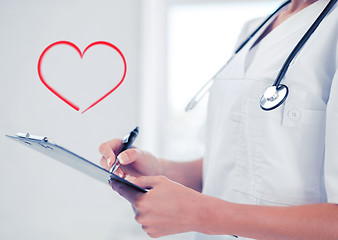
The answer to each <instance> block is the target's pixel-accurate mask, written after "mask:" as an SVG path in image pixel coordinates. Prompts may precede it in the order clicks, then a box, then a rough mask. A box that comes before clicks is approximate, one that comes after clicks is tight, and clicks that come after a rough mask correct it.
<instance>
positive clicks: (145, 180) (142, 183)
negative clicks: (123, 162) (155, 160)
mask: <svg viewBox="0 0 338 240" xmlns="http://www.w3.org/2000/svg"><path fill="white" fill-rule="evenodd" d="M163 179H164V177H162V176H142V177H139V178H135V179H131V182H132V183H134V184H135V185H137V186H139V187H141V188H144V189H152V188H154V187H156V186H157V185H158V184H159V183H160V182H161V181H162V180H163Z"/></svg>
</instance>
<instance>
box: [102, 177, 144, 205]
mask: <svg viewBox="0 0 338 240" xmlns="http://www.w3.org/2000/svg"><path fill="white" fill-rule="evenodd" d="M108 183H109V185H110V186H111V187H112V189H113V190H115V191H116V192H118V194H120V195H121V196H122V197H124V198H125V199H127V200H128V201H129V202H130V203H131V204H132V205H134V204H135V201H136V200H137V199H138V198H139V196H140V195H142V194H143V193H141V192H140V191H138V190H136V189H134V188H132V187H130V186H128V185H126V184H124V183H121V182H118V181H116V180H113V179H110V180H109V181H108Z"/></svg>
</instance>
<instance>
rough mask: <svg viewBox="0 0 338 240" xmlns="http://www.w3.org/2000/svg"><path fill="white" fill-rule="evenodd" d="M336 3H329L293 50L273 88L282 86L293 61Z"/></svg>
mask: <svg viewBox="0 0 338 240" xmlns="http://www.w3.org/2000/svg"><path fill="white" fill-rule="evenodd" d="M336 2H337V0H331V1H330V2H329V4H328V5H327V6H326V7H325V9H324V10H323V11H322V13H321V14H320V15H319V16H318V18H317V19H316V21H315V22H314V23H313V24H312V25H311V27H310V28H309V30H308V31H307V32H306V33H305V34H304V36H303V37H302V39H301V40H300V41H299V42H298V44H297V45H296V47H295V48H294V49H293V50H292V52H291V53H290V55H289V56H288V58H287V59H286V61H285V62H284V64H283V67H282V68H281V70H280V71H279V73H278V76H277V78H276V80H275V82H274V84H273V85H272V86H275V87H277V88H278V86H279V85H280V83H281V81H282V79H283V78H284V76H285V74H286V72H287V71H288V69H289V66H290V64H291V62H292V60H293V59H294V58H295V57H296V55H297V54H298V52H299V51H300V50H301V49H302V48H303V46H304V45H305V43H306V42H307V41H308V40H309V38H310V37H311V35H312V34H313V33H314V32H315V31H316V29H317V27H318V26H319V24H320V23H321V22H322V21H323V19H324V18H325V17H326V15H327V14H328V13H329V11H330V10H331V9H332V7H333V6H334V5H335V4H336Z"/></svg>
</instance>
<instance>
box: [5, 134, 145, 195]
mask: <svg viewBox="0 0 338 240" xmlns="http://www.w3.org/2000/svg"><path fill="white" fill-rule="evenodd" d="M5 136H6V137H8V138H10V139H12V140H14V141H16V142H19V143H22V144H23V145H25V146H27V147H29V148H32V149H34V150H36V151H38V152H40V153H42V154H44V155H46V156H48V157H51V158H53V159H55V160H57V161H59V162H62V163H64V164H66V165H68V166H70V167H72V168H74V169H77V170H78V171H80V172H82V173H84V174H86V175H88V176H91V177H93V178H95V179H97V180H99V181H101V182H103V183H106V184H107V183H108V181H109V180H110V179H111V180H115V181H117V182H120V183H122V184H125V185H127V186H129V187H131V188H133V189H135V190H137V191H140V192H144V193H145V192H147V190H146V189H144V188H141V187H139V186H137V185H135V184H133V183H131V182H129V181H127V180H125V179H124V178H121V177H119V176H117V175H115V174H114V173H111V172H109V171H107V170H106V169H104V168H102V167H100V166H98V165H96V164H94V163H92V162H90V161H88V160H87V159H85V158H83V157H81V156H79V155H77V154H75V153H73V152H71V151H70V150H68V149H66V148H64V147H62V146H60V145H57V144H56V143H55V142H53V141H51V140H49V139H48V138H47V137H40V136H34V135H31V134H29V133H27V134H24V133H18V134H16V135H15V136H10V135H5Z"/></svg>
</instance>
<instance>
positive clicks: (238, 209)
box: [100, 0, 338, 240]
mask: <svg viewBox="0 0 338 240" xmlns="http://www.w3.org/2000/svg"><path fill="white" fill-rule="evenodd" d="M329 2H330V1H329V0H317V1H316V0H291V2H290V1H289V2H288V3H286V4H285V6H283V7H282V8H281V9H279V10H278V11H277V12H276V13H275V14H274V15H273V16H272V17H271V18H270V19H269V20H268V21H267V22H266V23H264V24H263V26H262V28H260V29H259V30H258V32H257V33H256V34H255V35H254V36H253V37H251V38H250V40H249V41H248V42H247V43H246V44H245V45H244V47H243V46H242V48H241V49H240V51H239V52H238V53H237V54H236V55H235V56H234V57H233V58H232V59H231V61H229V62H228V64H227V65H226V66H225V67H224V68H223V69H221V70H220V72H219V73H218V74H217V75H216V76H215V77H214V80H213V84H212V87H211V89H210V96H209V109H208V121H207V126H206V129H207V135H206V142H207V144H206V145H207V146H206V148H207V151H206V154H205V156H204V158H203V159H197V160H194V161H190V162H174V161H169V160H164V159H161V158H157V157H155V156H153V155H152V154H150V153H148V152H146V151H142V150H140V149H137V148H133V149H129V150H126V151H124V152H122V153H121V154H119V155H118V156H117V158H118V160H119V162H120V163H121V164H122V166H121V167H120V168H119V169H118V170H117V172H116V173H117V174H122V175H124V176H128V179H129V180H131V181H132V182H133V183H135V184H136V185H139V186H141V187H143V188H148V189H150V190H149V191H148V192H147V193H145V194H142V193H135V192H132V191H130V190H129V189H126V188H125V187H124V186H121V185H119V184H118V183H112V184H111V185H112V187H113V189H114V190H116V191H118V192H119V193H120V194H121V195H122V196H124V197H125V198H126V199H127V200H129V201H130V202H131V204H132V206H133V208H134V210H135V213H136V217H135V218H136V221H137V222H138V223H140V224H141V225H142V228H143V229H144V231H146V232H147V233H148V234H149V235H150V236H151V237H154V238H157V237H160V236H164V235H169V234H175V233H182V232H189V231H194V232H197V234H196V239H204V240H205V239H235V237H236V236H238V238H239V239H246V238H250V239H316V240H318V239H326V240H328V239H335V240H337V239H338V205H337V204H338V144H337V140H338V71H337V69H338V47H337V46H338V44H337V42H338V9H337V8H338V7H337V6H336V5H334V6H333V7H332V8H331V9H330V11H329V12H328V13H327V14H326V15H325V18H324V19H323V20H322V22H321V23H320V24H319V26H318V27H317V28H316V30H315V31H314V32H313V34H312V35H311V37H310V38H309V39H308V40H307V42H306V43H305V44H304V46H302V48H301V49H300V51H299V52H298V53H297V54H296V56H294V58H293V59H292V61H291V62H290V64H289V66H288V69H287V71H286V73H285V75H284V77H283V79H282V82H281V83H279V84H277V85H276V86H277V88H278V89H282V88H283V89H284V87H282V86H281V84H283V85H285V86H287V90H286V89H284V92H282V93H280V94H281V96H279V97H281V98H284V97H285V96H287V98H286V99H284V100H285V101H283V102H281V103H280V104H279V105H278V104H277V105H278V106H275V107H274V109H273V110H269V111H264V110H263V109H262V108H264V106H260V100H262V94H263V93H264V91H265V89H266V88H267V87H269V86H271V85H272V84H273V83H274V81H275V79H276V77H277V75H279V71H280V69H281V68H282V66H283V64H284V63H285V60H286V59H287V58H288V56H289V55H290V52H292V50H293V49H294V48H295V46H296V45H297V43H298V42H299V41H300V39H301V38H302V37H303V36H304V34H305V33H306V32H307V31H308V30H309V28H310V27H311V25H312V24H313V23H314V21H315V20H316V19H317V17H318V16H319V15H320V14H321V12H322V11H323V9H325V8H326V6H327V5H328V4H329ZM261 23H262V20H259V21H252V22H249V23H248V24H247V25H246V26H245V27H244V29H243V31H242V34H241V40H240V42H243V41H244V40H245V39H247V37H248V36H249V35H250V34H251V33H252V32H254V31H255V30H256V29H257V26H258V25H260V24H261ZM275 89H276V88H275ZM268 95H269V94H266V96H265V97H266V98H270V100H271V98H272V99H273V98H278V93H277V95H276V93H273V94H271V93H270V95H269V96H268ZM263 97H264V96H263ZM121 144H122V140H119V139H113V140H111V141H109V142H107V143H103V144H102V145H101V146H100V153H101V154H102V155H103V157H102V159H101V165H102V166H103V167H105V168H106V169H109V168H110V167H111V166H112V164H113V162H114V160H115V153H118V152H119V149H120V148H121ZM234 235H235V236H234Z"/></svg>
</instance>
